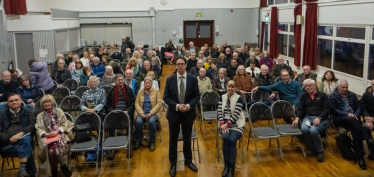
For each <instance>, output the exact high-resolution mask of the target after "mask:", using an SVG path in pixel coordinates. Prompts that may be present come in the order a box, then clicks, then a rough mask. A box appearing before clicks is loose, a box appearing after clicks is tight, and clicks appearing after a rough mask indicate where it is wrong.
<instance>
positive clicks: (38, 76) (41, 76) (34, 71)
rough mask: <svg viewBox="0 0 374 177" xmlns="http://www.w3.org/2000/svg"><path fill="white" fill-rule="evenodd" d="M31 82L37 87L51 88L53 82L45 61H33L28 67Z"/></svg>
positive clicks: (46, 89)
mask: <svg viewBox="0 0 374 177" xmlns="http://www.w3.org/2000/svg"><path fill="white" fill-rule="evenodd" d="M30 79H31V82H32V83H33V84H34V85H36V86H37V87H39V88H41V89H43V90H44V91H48V90H50V89H52V88H53V86H54V83H53V80H52V78H51V76H50V75H49V73H48V65H47V63H46V62H34V63H33V64H32V65H31V68H30Z"/></svg>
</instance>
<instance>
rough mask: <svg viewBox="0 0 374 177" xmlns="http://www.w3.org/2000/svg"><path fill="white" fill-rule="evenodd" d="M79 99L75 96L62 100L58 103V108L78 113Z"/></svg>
mask: <svg viewBox="0 0 374 177" xmlns="http://www.w3.org/2000/svg"><path fill="white" fill-rule="evenodd" d="M80 104H81V99H80V98H79V97H78V96H76V95H70V96H67V97H66V98H64V99H63V100H62V101H61V103H60V108H61V109H62V110H63V111H64V112H65V111H80Z"/></svg>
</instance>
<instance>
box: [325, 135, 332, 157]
mask: <svg viewBox="0 0 374 177" xmlns="http://www.w3.org/2000/svg"><path fill="white" fill-rule="evenodd" d="M327 133H328V131H327V130H326V141H327V144H328V145H329V148H330V152H331V153H332V148H331V144H330V139H329V136H328V134H327Z"/></svg>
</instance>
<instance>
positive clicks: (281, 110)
mask: <svg viewBox="0 0 374 177" xmlns="http://www.w3.org/2000/svg"><path fill="white" fill-rule="evenodd" d="M271 112H272V114H273V117H274V119H279V118H285V117H296V114H295V110H294V108H293V106H292V105H291V104H290V103H288V102H287V101H284V100H278V101H276V102H274V103H273V105H271Z"/></svg>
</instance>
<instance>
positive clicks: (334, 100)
mask: <svg viewBox="0 0 374 177" xmlns="http://www.w3.org/2000/svg"><path fill="white" fill-rule="evenodd" d="M347 98H348V103H349V106H350V107H351V108H352V110H353V111H354V114H355V115H356V117H358V120H359V121H361V119H360V117H361V112H362V108H361V104H360V102H359V101H358V99H357V96H356V94H355V93H353V92H351V91H348V94H347ZM329 103H330V113H331V114H332V115H333V116H334V117H342V116H348V114H349V112H346V111H344V101H343V100H342V96H340V94H339V92H338V89H337V88H336V89H335V90H334V91H333V92H332V94H331V95H330V97H329Z"/></svg>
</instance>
